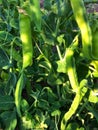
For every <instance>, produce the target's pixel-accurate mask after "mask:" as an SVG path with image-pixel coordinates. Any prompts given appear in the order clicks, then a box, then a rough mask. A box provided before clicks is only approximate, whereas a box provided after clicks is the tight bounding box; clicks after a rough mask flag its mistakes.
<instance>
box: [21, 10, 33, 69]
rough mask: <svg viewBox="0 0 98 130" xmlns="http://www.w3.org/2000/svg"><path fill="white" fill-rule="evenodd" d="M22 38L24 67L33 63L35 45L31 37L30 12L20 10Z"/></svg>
mask: <svg viewBox="0 0 98 130" xmlns="http://www.w3.org/2000/svg"><path fill="white" fill-rule="evenodd" d="M19 16H20V21H19V25H20V38H21V41H22V50H23V69H24V68H26V67H27V66H29V65H31V64H32V57H33V46H32V37H31V20H30V17H29V16H28V14H26V13H25V11H24V12H20V14H19Z"/></svg>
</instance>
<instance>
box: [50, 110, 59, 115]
mask: <svg viewBox="0 0 98 130" xmlns="http://www.w3.org/2000/svg"><path fill="white" fill-rule="evenodd" d="M60 114H61V111H60V110H55V111H53V112H52V113H51V116H60Z"/></svg>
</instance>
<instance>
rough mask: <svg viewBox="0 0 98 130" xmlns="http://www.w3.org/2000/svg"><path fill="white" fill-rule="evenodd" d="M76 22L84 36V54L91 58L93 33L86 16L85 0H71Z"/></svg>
mask: <svg viewBox="0 0 98 130" xmlns="http://www.w3.org/2000/svg"><path fill="white" fill-rule="evenodd" d="M70 2H71V6H72V10H73V13H74V16H75V19H76V22H77V24H78V26H79V28H80V31H81V36H82V46H83V54H84V56H85V57H86V58H88V59H91V58H92V56H91V48H92V33H91V28H90V26H89V22H88V20H87V17H86V10H85V7H84V2H83V0H70Z"/></svg>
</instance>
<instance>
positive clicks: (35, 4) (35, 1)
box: [30, 0, 41, 32]
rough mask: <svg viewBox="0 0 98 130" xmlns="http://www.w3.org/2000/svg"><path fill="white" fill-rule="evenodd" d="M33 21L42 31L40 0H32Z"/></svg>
mask: <svg viewBox="0 0 98 130" xmlns="http://www.w3.org/2000/svg"><path fill="white" fill-rule="evenodd" d="M30 8H31V12H32V21H33V22H34V23H35V25H36V28H37V29H38V31H39V32H40V31H41V10H40V0H32V2H31V6H30Z"/></svg>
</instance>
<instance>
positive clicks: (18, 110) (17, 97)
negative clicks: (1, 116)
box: [15, 72, 24, 117]
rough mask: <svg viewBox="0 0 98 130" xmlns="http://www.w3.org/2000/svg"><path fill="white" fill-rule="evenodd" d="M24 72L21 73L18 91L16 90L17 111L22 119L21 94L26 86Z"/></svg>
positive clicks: (17, 86)
mask: <svg viewBox="0 0 98 130" xmlns="http://www.w3.org/2000/svg"><path fill="white" fill-rule="evenodd" d="M23 75H24V74H23V72H22V73H21V75H20V77H19V79H18V81H17V84H16V90H15V105H16V109H17V113H18V115H19V116H20V117H21V111H20V103H21V93H22V89H23V85H24V76H23Z"/></svg>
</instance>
